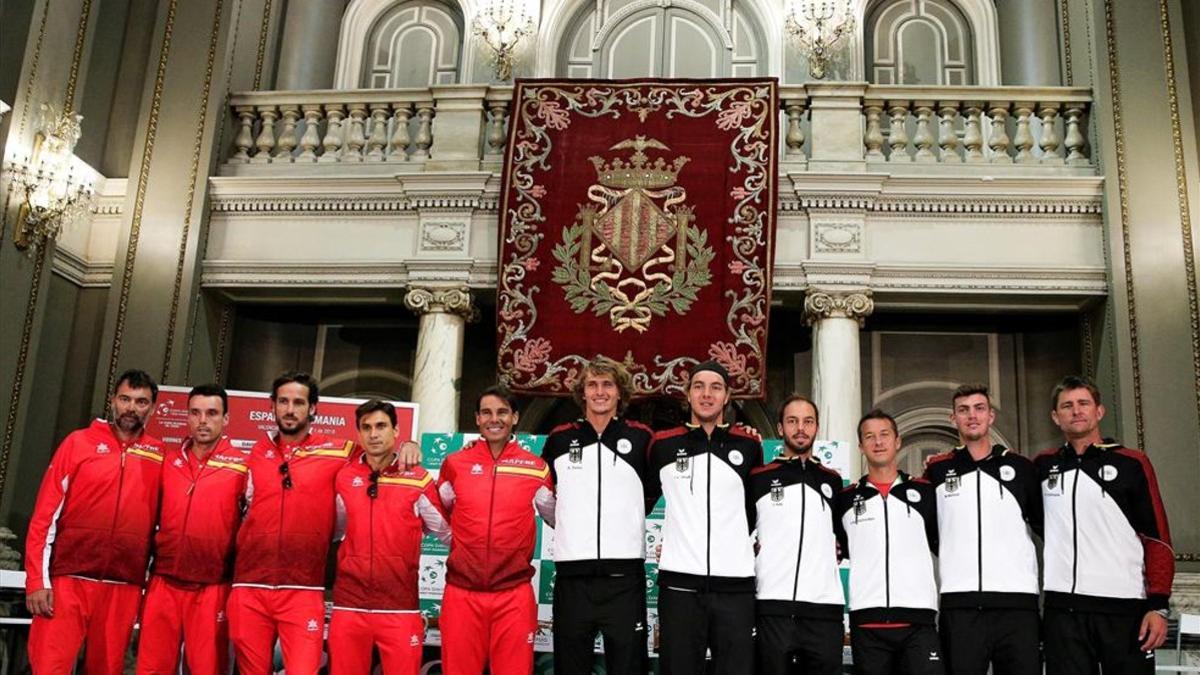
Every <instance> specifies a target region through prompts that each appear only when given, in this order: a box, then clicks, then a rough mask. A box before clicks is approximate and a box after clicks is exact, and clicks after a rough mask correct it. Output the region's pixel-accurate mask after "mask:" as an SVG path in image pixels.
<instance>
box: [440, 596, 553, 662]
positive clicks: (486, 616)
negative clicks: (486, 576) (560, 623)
mask: <svg viewBox="0 0 1200 675" xmlns="http://www.w3.org/2000/svg"><path fill="white" fill-rule="evenodd" d="M438 626H439V628H441V631H442V672H443V673H444V675H479V673H481V672H483V667H484V665H488V666H489V667H490V668H491V673H492V675H529V673H531V672H533V636H534V633H536V632H537V605H536V604H535V603H534V600H533V587H532V586H531V585H530V584H521V585H520V586H516V587H514V588H508V589H505V590H503V591H470V590H467V589H465V588H459V587H458V586H453V585H451V584H446V591H445V594H444V595H443V596H442V615H441V617H440V618H439V620H438Z"/></svg>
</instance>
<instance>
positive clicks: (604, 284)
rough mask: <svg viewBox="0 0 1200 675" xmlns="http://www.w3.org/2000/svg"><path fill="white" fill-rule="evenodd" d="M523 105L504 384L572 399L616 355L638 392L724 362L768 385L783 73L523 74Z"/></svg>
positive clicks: (512, 195) (515, 109) (503, 286)
mask: <svg viewBox="0 0 1200 675" xmlns="http://www.w3.org/2000/svg"><path fill="white" fill-rule="evenodd" d="M510 110H511V112H512V115H511V117H510V130H509V142H508V149H507V154H506V158H505V159H506V163H505V167H504V178H503V185H502V188H501V190H502V192H501V209H500V270H499V281H498V297H497V331H498V337H497V339H498V343H499V364H498V365H499V373H500V377H501V381H502V382H504V383H505V384H507V385H508V386H510V387H512V388H513V389H514V390H516V391H520V392H526V393H537V394H553V395H565V394H568V393H570V391H571V387H572V386H573V383H574V381H575V379H576V378H577V377H578V376H579V372H580V369H581V367H582V366H583V364H584V363H586V362H587V361H588V360H589V359H590V358H592V357H593V356H595V355H597V354H603V355H605V356H608V357H611V358H613V359H616V360H618V361H622V362H624V363H625V364H626V365H627V366H628V367H629V369H630V372H631V373H632V375H633V382H634V389H635V393H636V395H638V396H647V395H656V394H679V393H681V392H682V391H683V388H684V387H685V386H686V384H687V375H688V371H689V369H690V368H691V367H692V366H693V365H695V364H696V363H697V362H698V361H703V360H707V359H716V360H717V361H719V362H720V363H722V364H723V365H724V366H725V367H726V368H727V369H728V370H729V374H730V386H731V389H732V391H733V394H734V395H735V396H738V397H742V398H762V397H763V396H764V395H765V375H766V368H767V363H766V358H767V357H766V347H767V316H768V314H767V313H768V309H769V306H770V292H771V263H772V260H773V251H772V248H773V244H774V238H775V210H776V203H777V195H776V191H777V180H776V175H777V159H778V143H777V142H776V132H777V126H778V120H779V115H778V92H777V83H776V81H775V80H773V79H746V80H712V81H696V80H687V81H685V80H631V81H594V80H523V81H520V80H519V81H517V83H516V85H515V86H514V91H513V103H512V107H511V108H510Z"/></svg>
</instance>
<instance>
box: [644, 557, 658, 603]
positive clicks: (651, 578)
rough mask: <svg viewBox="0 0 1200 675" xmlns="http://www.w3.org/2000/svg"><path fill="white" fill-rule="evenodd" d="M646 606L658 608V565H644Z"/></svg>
mask: <svg viewBox="0 0 1200 675" xmlns="http://www.w3.org/2000/svg"><path fill="white" fill-rule="evenodd" d="M646 606H647V607H658V565H656V564H654V563H646Z"/></svg>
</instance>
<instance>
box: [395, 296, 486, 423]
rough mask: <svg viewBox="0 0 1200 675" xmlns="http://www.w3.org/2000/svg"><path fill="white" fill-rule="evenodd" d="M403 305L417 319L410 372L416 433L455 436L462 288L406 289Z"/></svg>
mask: <svg viewBox="0 0 1200 675" xmlns="http://www.w3.org/2000/svg"><path fill="white" fill-rule="evenodd" d="M404 305H405V306H406V307H408V308H409V309H411V310H412V311H414V312H416V313H417V314H419V315H420V316H421V324H420V328H419V332H418V333H417V358H416V364H415V365H414V367H413V387H412V398H413V401H415V402H416V403H418V404H420V406H421V410H420V413H419V415H420V416H419V419H418V422H417V433H418V434H423V433H425V432H427V431H429V432H444V433H450V432H454V431H457V430H458V401H459V394H460V392H461V389H462V350H463V331H464V329H465V327H466V320H467V317H469V316H470V314H471V293H470V291H469V290H467V289H466V288H421V287H415V288H411V289H409V291H408V293H407V294H406V295H405V296H404Z"/></svg>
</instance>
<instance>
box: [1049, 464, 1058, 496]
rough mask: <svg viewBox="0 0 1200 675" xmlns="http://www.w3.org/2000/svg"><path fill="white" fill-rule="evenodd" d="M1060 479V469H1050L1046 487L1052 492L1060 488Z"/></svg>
mask: <svg viewBox="0 0 1200 675" xmlns="http://www.w3.org/2000/svg"><path fill="white" fill-rule="evenodd" d="M1058 478H1059V471H1058V467H1057V466H1054V467H1053V468H1051V469H1050V475H1048V476H1046V487H1048V488H1050V489H1051V490H1053V489H1055V488H1057V487H1058Z"/></svg>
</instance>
